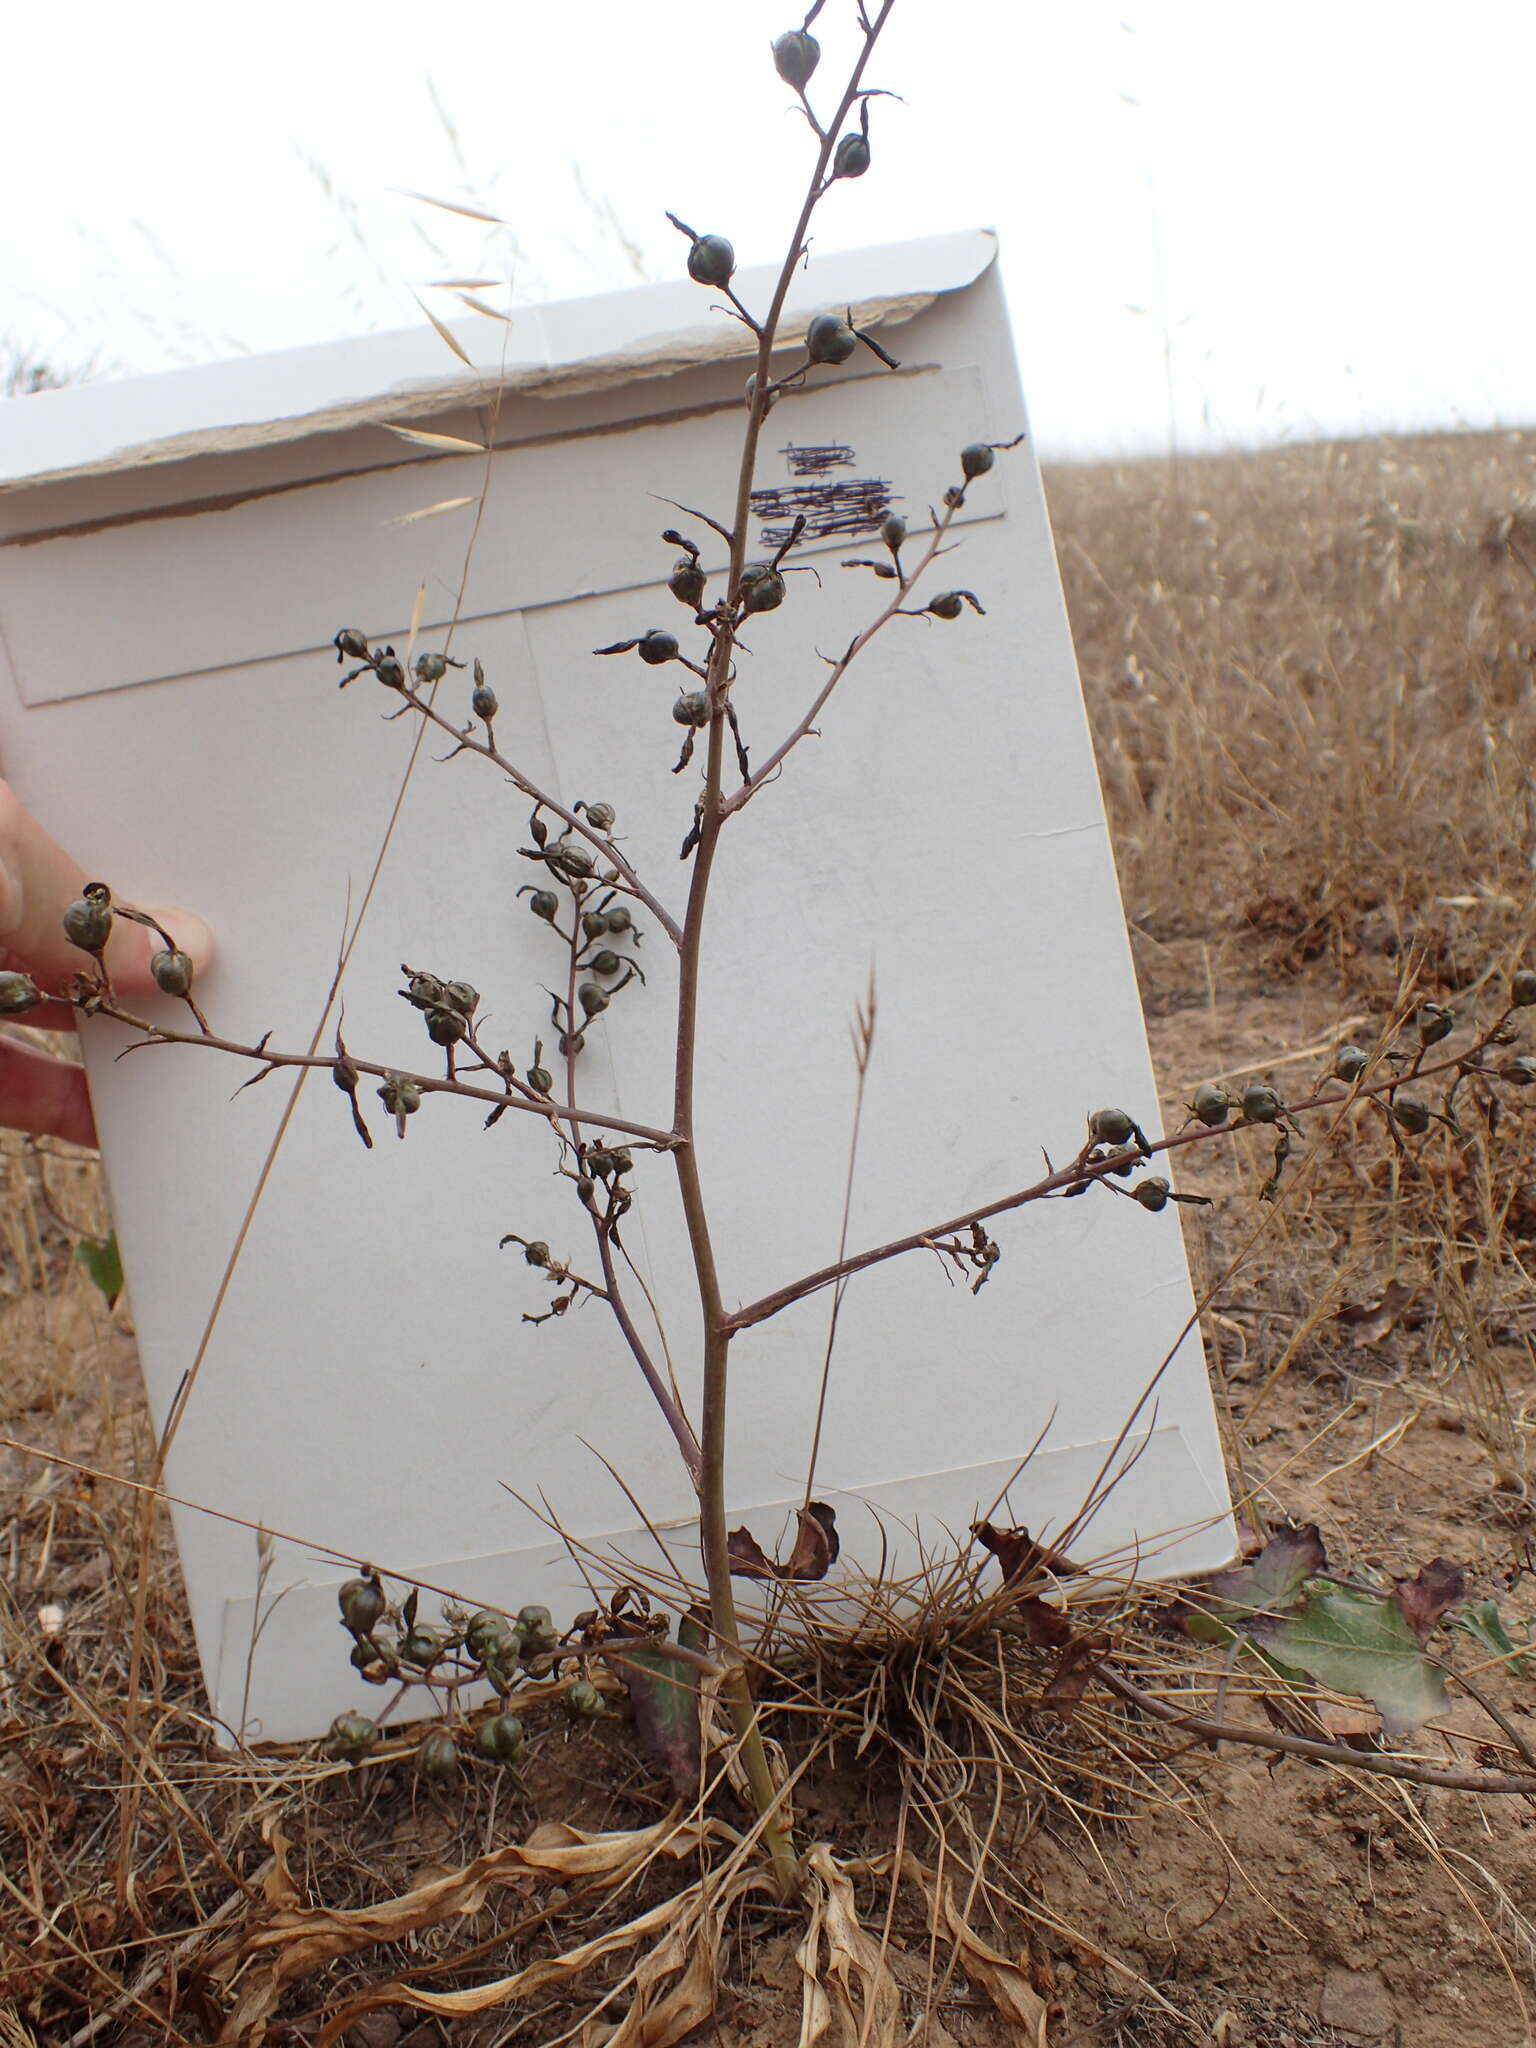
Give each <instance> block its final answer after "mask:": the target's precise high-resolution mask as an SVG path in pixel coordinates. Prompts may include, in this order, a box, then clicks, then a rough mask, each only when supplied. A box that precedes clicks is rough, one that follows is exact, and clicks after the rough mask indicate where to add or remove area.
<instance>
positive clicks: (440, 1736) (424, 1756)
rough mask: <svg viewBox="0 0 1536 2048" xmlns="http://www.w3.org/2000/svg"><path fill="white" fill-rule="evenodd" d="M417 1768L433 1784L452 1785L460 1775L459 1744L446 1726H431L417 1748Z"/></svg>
mask: <svg viewBox="0 0 1536 2048" xmlns="http://www.w3.org/2000/svg"><path fill="white" fill-rule="evenodd" d="M416 1768H417V1770H418V1771H420V1773H421V1775H422V1776H423V1777H424V1778H425V1779H427V1781H428V1782H429V1783H430V1784H433V1785H451V1784H452V1783H453V1781H454V1779H455V1778H456V1777H457V1776H458V1775H459V1751H458V1745H457V1744H456V1743H455V1741H454V1739H453V1737H452V1736H451V1735H450V1734H449V1733H448V1730H447V1729H446V1728H429V1729H428V1730H427V1732H426V1734H425V1735H423V1737H422V1738H421V1741H420V1742H419V1743H418V1745H417V1748H416Z"/></svg>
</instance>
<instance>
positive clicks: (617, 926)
mask: <svg viewBox="0 0 1536 2048" xmlns="http://www.w3.org/2000/svg"><path fill="white" fill-rule="evenodd" d="M603 918H604V921H605V922H606V924H607V926H608V929H609V931H611V932H614V933H618V932H627V931H630V930H632V929H633V928H634V922H635V921H634V919H633V918H632V917H631V916H630V914H629V905H628V904H627V903H614V904H611V905H610V906H609V908H608V909H607V910H605V911H604V912H603Z"/></svg>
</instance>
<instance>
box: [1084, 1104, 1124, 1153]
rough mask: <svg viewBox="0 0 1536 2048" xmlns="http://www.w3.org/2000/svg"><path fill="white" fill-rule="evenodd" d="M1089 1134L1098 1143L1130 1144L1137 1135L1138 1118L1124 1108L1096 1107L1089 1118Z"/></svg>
mask: <svg viewBox="0 0 1536 2048" xmlns="http://www.w3.org/2000/svg"><path fill="white" fill-rule="evenodd" d="M1088 1134H1089V1136H1090V1137H1091V1138H1092V1139H1093V1141H1094V1143H1095V1144H1097V1145H1128V1144H1129V1143H1130V1142H1131V1139H1132V1138H1133V1137H1134V1136H1135V1135H1136V1120H1135V1118H1134V1117H1131V1116H1127V1115H1126V1113H1125V1111H1124V1110H1123V1109H1096V1110H1095V1111H1094V1112H1093V1115H1092V1116H1091V1117H1089V1119H1088Z"/></svg>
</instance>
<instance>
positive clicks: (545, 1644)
mask: <svg viewBox="0 0 1536 2048" xmlns="http://www.w3.org/2000/svg"><path fill="white" fill-rule="evenodd" d="M517 1625H518V1627H519V1628H520V1629H521V1630H522V1632H523V1648H524V1650H525V1651H526V1653H527V1654H528V1655H529V1656H531V1657H538V1656H546V1655H548V1653H549V1652H550V1651H551V1650H553V1649H555V1648H556V1647H557V1646H558V1645H559V1641H560V1638H559V1635H558V1634H557V1633H556V1630H555V1618H554V1616H553V1615H552V1614H551V1613H550V1611H549V1609H548V1608H547V1607H539V1606H531V1607H519V1609H518V1610H517Z"/></svg>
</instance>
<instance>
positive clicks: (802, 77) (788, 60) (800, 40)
mask: <svg viewBox="0 0 1536 2048" xmlns="http://www.w3.org/2000/svg"><path fill="white" fill-rule="evenodd" d="M820 62H821V45H820V43H818V42H817V40H816V38H815V37H814V36H813V35H812V34H811V32H810V31H809V29H803V28H790V29H786V30H785V31H784V33H783V35H781V36H775V38H774V42H773V68H774V70H775V71H777V72H778V74H779V76H780V78H782V79H783V81H784V83H785V84H786V85H792V86H793V87H794V89H795V91H796V92H804V90H805V88H806V86H807V85H809V83H810V81H811V74H812V73H813V72H814V71H815V69H816V66H817V65H818V64H819V63H820Z"/></svg>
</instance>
